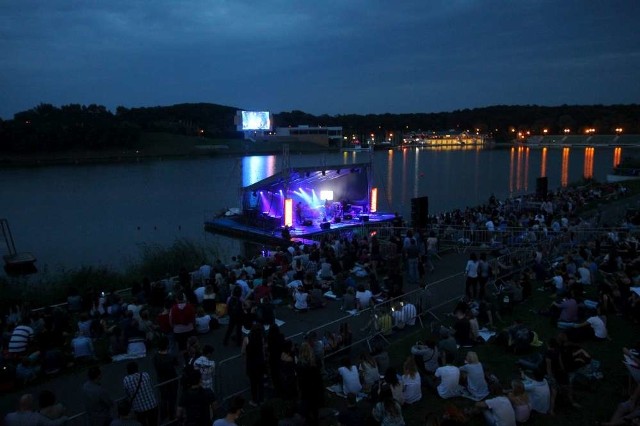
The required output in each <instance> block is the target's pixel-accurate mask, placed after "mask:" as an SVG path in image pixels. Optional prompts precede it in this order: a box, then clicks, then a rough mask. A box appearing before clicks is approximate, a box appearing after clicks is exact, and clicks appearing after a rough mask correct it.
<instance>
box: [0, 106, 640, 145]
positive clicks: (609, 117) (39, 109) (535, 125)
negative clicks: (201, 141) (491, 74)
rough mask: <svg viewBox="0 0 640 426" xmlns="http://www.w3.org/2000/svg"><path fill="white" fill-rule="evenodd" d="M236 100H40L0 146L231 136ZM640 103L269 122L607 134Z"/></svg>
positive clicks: (637, 130) (9, 123) (627, 121)
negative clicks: (136, 103) (126, 103)
mask: <svg viewBox="0 0 640 426" xmlns="http://www.w3.org/2000/svg"><path fill="white" fill-rule="evenodd" d="M238 110H239V109H238V108H235V107H229V106H223V105H217V104H211V103H193V104H177V105H171V106H158V107H144V108H125V107H122V106H120V107H118V108H116V111H115V113H114V112H111V111H109V110H108V109H107V108H106V107H104V106H102V105H96V104H91V105H88V106H87V105H80V104H70V105H64V106H61V107H56V106H53V105H51V104H40V105H38V106H36V107H34V108H32V109H29V110H27V111H22V112H18V113H16V114H15V115H14V118H13V119H12V120H4V121H3V120H0V152H3V153H24V154H31V153H36V152H59V151H65V150H74V149H81V150H96V151H98V150H102V149H113V148H124V149H131V148H136V146H137V143H138V142H139V141H140V137H141V134H142V133H144V132H164V133H169V134H176V135H185V136H198V137H203V138H212V139H221V138H225V139H234V138H240V137H242V135H241V134H240V133H239V132H238V131H237V130H236V125H235V123H234V117H235V115H236V112H237V111H238ZM638 117H640V105H637V104H631V105H577V106H576V105H561V106H554V107H546V106H537V105H524V106H523V105H515V106H511V105H496V106H490V107H483V108H474V109H463V110H456V111H451V112H438V113H412V114H390V113H387V114H367V115H359V114H338V115H327V114H323V115H313V114H308V113H305V112H303V111H298V110H294V111H290V112H281V113H277V114H274V122H275V125H276V126H284V127H286V126H298V125H303V124H307V125H310V126H342V128H343V133H344V134H345V135H349V134H356V135H360V134H370V133H375V134H376V135H380V134H381V133H386V132H395V133H397V134H399V133H401V132H408V131H441V130H449V129H454V130H458V131H462V130H469V131H479V132H481V133H485V134H489V135H491V136H493V137H494V138H495V139H496V140H497V141H509V140H511V139H513V138H514V133H515V132H518V131H530V132H531V134H542V132H543V130H544V129H546V130H547V132H548V133H549V134H561V133H563V131H564V129H571V132H572V133H581V132H582V131H583V130H584V129H586V128H594V129H596V133H601V134H612V133H614V132H615V131H616V129H620V128H621V129H623V133H626V134H640V120H639V119H638Z"/></svg>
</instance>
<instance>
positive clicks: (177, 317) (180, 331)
mask: <svg viewBox="0 0 640 426" xmlns="http://www.w3.org/2000/svg"><path fill="white" fill-rule="evenodd" d="M169 321H170V323H171V327H172V330H173V336H174V338H175V340H176V342H177V343H178V348H179V349H180V350H181V351H184V350H185V349H186V347H187V339H188V338H189V336H191V335H192V334H193V332H194V330H195V322H196V310H195V308H194V307H193V305H192V304H191V303H189V302H187V297H186V296H185V294H184V293H182V292H180V293H177V294H176V300H175V303H174V304H173V306H172V307H171V310H170V311H169Z"/></svg>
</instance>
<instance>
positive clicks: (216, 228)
mask: <svg viewBox="0 0 640 426" xmlns="http://www.w3.org/2000/svg"><path fill="white" fill-rule="evenodd" d="M368 216H369V220H368V221H367V222H364V221H362V220H361V219H360V218H358V217H354V218H353V219H351V220H343V221H341V222H340V223H335V222H326V223H329V228H328V229H323V228H321V224H322V222H321V221H315V222H312V223H311V224H310V225H308V226H305V225H295V226H294V227H292V228H290V229H289V233H290V234H291V238H292V239H294V240H302V241H311V240H313V241H317V240H319V239H320V238H322V236H323V235H329V234H338V235H345V234H349V233H353V232H368V231H369V228H379V227H380V226H381V225H389V226H390V225H391V222H392V221H393V219H394V217H395V215H393V214H388V213H371V214H369V215H368ZM325 226H326V225H325ZM204 228H205V231H207V232H211V233H213V234H219V235H224V236H227V237H233V238H239V239H242V240H246V241H253V242H256V243H259V244H266V245H270V246H281V245H283V244H285V243H287V240H286V239H285V238H284V237H283V236H282V231H283V229H284V227H282V226H278V227H274V226H270V225H269V222H268V221H264V222H256V221H254V220H253V219H252V218H247V217H245V216H244V215H238V216H224V217H220V218H215V219H213V220H210V221H206V222H205V224H204Z"/></svg>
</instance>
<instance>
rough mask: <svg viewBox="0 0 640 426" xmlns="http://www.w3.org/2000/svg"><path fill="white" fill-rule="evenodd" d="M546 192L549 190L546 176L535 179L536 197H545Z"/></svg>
mask: <svg viewBox="0 0 640 426" xmlns="http://www.w3.org/2000/svg"><path fill="white" fill-rule="evenodd" d="M547 192H549V179H548V178H547V177H546V176H545V177H539V178H538V179H536V197H538V198H545V197H546V196H547Z"/></svg>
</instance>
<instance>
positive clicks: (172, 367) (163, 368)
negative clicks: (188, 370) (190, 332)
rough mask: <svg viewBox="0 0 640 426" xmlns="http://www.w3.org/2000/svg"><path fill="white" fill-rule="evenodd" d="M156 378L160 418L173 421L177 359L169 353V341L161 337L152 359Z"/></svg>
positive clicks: (176, 385)
mask: <svg viewBox="0 0 640 426" xmlns="http://www.w3.org/2000/svg"><path fill="white" fill-rule="evenodd" d="M153 365H154V367H155V369H156V377H157V378H158V382H159V383H160V385H159V386H158V387H159V388H160V389H159V390H160V418H161V419H169V420H173V418H174V416H175V410H174V409H175V406H176V401H177V399H178V380H177V377H178V373H177V371H176V367H177V366H178V358H176V356H175V355H173V354H171V353H169V339H168V338H167V337H166V336H162V337H161V338H160V340H158V353H156V356H155V357H154V358H153Z"/></svg>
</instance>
